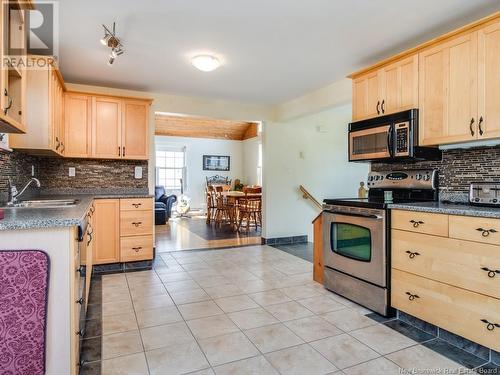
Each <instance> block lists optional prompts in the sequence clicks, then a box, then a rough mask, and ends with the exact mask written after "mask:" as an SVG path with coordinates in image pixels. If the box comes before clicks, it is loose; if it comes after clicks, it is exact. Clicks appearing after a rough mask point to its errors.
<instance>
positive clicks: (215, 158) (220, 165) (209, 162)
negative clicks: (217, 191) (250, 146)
mask: <svg viewBox="0 0 500 375" xmlns="http://www.w3.org/2000/svg"><path fill="white" fill-rule="evenodd" d="M230 166H231V158H230V157H229V156H221V155H203V170H204V171H224V172H228V171H229V170H230Z"/></svg>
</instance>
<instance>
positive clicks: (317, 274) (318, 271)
mask: <svg viewBox="0 0 500 375" xmlns="http://www.w3.org/2000/svg"><path fill="white" fill-rule="evenodd" d="M299 190H300V191H301V193H302V196H303V197H304V199H309V200H311V202H313V204H314V205H315V206H316V207H317V208H319V210H320V211H322V210H323V206H321V203H319V202H318V200H317V199H316V198H314V197H313V196H312V195H311V193H309V192H308V191H307V189H306V188H305V187H304V186H302V185H300V186H299ZM313 228H314V231H313V232H314V233H313V242H314V245H313V280H314V281H316V282H318V283H320V284H323V280H324V273H323V215H322V214H321V213H320V214H318V216H316V218H315V219H314V221H313Z"/></svg>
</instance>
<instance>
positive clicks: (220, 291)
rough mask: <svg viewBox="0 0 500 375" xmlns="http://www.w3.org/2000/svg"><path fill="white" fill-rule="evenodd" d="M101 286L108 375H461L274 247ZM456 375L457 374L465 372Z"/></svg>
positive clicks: (169, 259)
mask: <svg viewBox="0 0 500 375" xmlns="http://www.w3.org/2000/svg"><path fill="white" fill-rule="evenodd" d="M159 256H160V257H161V258H162V260H163V261H164V263H165V265H164V266H160V267H158V268H155V270H152V271H143V272H134V273H126V274H114V275H106V276H103V277H102V291H103V340H102V356H103V362H102V374H103V375H109V374H121V375H129V374H130V375H136V374H137V375H149V374H151V375H166V374H217V375H220V374H238V375H240V374H286V375H290V374H301V375H303V374H308V375H315V374H330V373H332V374H333V373H335V374H384V375H385V374H399V373H400V367H399V366H401V368H404V369H409V370H413V369H414V368H426V367H428V368H431V369H436V368H441V369H448V371H452V370H458V369H462V370H463V368H461V367H460V366H459V365H458V364H457V363H455V362H452V361H451V360H449V359H447V358H445V357H443V356H441V355H439V354H437V353H435V352H433V351H431V350H429V349H427V348H426V347H424V346H422V345H419V344H418V343H417V342H415V341H413V340H411V339H409V338H407V337H406V336H403V335H401V334H400V333H398V332H396V331H394V330H392V329H390V328H387V327H386V326H384V325H381V324H379V323H377V322H375V321H374V320H372V319H369V318H367V317H366V316H365V314H367V313H369V311H368V310H366V309H365V308H363V307H361V306H358V305H356V304H354V303H353V302H351V301H348V300H346V299H344V298H342V297H340V296H338V295H336V294H333V293H331V292H329V291H327V290H325V289H324V288H323V286H322V285H320V284H317V283H315V282H314V281H312V264H311V263H309V262H307V261H304V260H302V259H300V258H297V257H295V256H293V255H290V254H287V253H284V252H282V251H280V250H277V249H274V248H272V247H268V246H254V247H242V248H234V249H224V250H209V251H201V252H173V253H161V254H160V255H159ZM457 373H458V372H457Z"/></svg>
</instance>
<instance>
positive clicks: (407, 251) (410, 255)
mask: <svg viewBox="0 0 500 375" xmlns="http://www.w3.org/2000/svg"><path fill="white" fill-rule="evenodd" d="M406 254H408V258H410V259H413V258H415V257H416V256H417V255H420V253H417V252H416V251H410V250H406Z"/></svg>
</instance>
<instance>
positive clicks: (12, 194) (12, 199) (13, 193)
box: [7, 177, 41, 206]
mask: <svg viewBox="0 0 500 375" xmlns="http://www.w3.org/2000/svg"><path fill="white" fill-rule="evenodd" d="M32 182H35V184H36V187H40V186H41V184H40V180H39V179H38V178H35V177H32V178H31V179H30V180H29V181H28V183H27V184H26V185H25V186H24V187H23V189H22V190H21V191H20V192H18V191H17V188H16V187H15V185H13V184H12V181H11V179H10V177H9V201H8V202H7V206H13V205H15V204H16V203H17V199H18V198H19V197H20V196H21V195H22V194H23V193H24V192H25V191H26V189H27V188H28V186H30V185H31V183H32Z"/></svg>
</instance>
